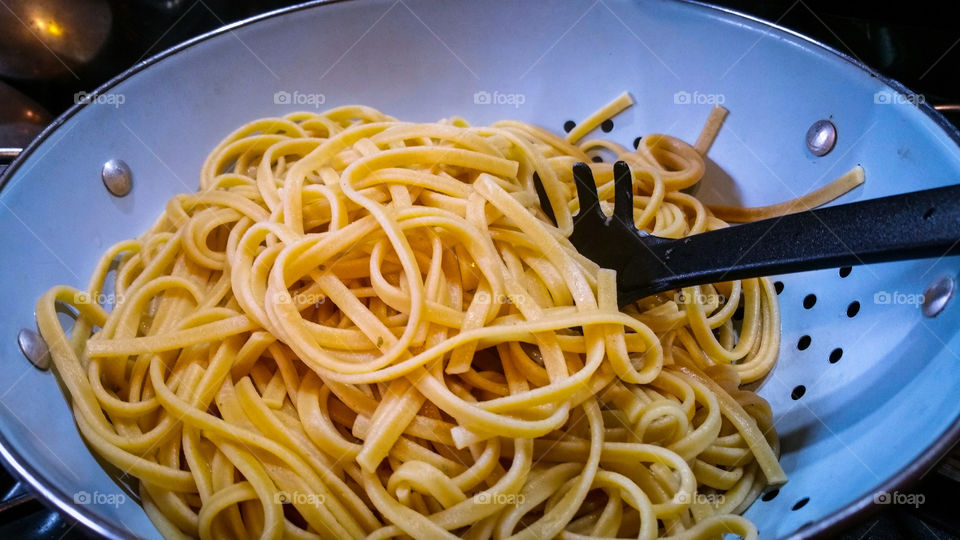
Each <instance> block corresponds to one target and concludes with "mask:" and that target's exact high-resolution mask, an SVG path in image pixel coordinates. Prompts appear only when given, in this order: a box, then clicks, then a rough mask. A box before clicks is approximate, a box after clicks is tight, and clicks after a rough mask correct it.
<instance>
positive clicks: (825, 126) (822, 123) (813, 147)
mask: <svg viewBox="0 0 960 540" xmlns="http://www.w3.org/2000/svg"><path fill="white" fill-rule="evenodd" d="M836 144H837V127H836V126H834V125H833V122H831V121H829V120H817V121H816V122H814V123H813V125H812V126H810V129H808V130H807V149H808V150H810V153H811V154H813V155H815V156H825V155H827V154H829V153H830V151H831V150H833V147H834V145H836Z"/></svg>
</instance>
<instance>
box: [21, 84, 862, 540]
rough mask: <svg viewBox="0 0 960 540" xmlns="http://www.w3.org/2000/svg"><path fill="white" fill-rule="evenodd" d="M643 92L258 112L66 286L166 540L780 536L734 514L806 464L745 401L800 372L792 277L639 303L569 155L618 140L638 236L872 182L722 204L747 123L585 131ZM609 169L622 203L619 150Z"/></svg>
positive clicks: (108, 442) (89, 372) (70, 367)
mask: <svg viewBox="0 0 960 540" xmlns="http://www.w3.org/2000/svg"><path fill="white" fill-rule="evenodd" d="M631 103H632V100H631V98H630V97H629V95H628V94H623V95H621V96H619V97H618V98H617V99H615V100H614V101H612V102H611V103H610V104H608V105H607V106H605V107H604V108H602V109H601V110H600V111H598V112H597V113H595V114H594V115H591V116H590V117H589V118H587V119H586V120H584V121H583V122H581V123H580V124H579V125H578V126H577V127H576V128H575V129H574V130H572V131H571V132H570V133H569V134H568V135H567V137H566V139H564V138H561V137H559V136H557V135H554V134H551V133H549V132H547V131H545V130H543V129H542V128H538V127H534V126H530V125H527V124H523V123H520V122H514V121H504V122H499V123H497V124H494V125H493V126H492V127H471V126H469V125H468V124H467V123H466V122H465V121H463V120H462V119H453V120H448V121H441V122H439V123H432V124H417V123H407V122H401V121H397V120H395V119H393V118H391V117H388V116H386V115H384V114H382V113H380V112H379V111H376V110H374V109H371V108H368V107H362V106H349V107H341V108H338V109H333V110H330V111H327V112H324V113H305V112H303V113H294V114H290V115H288V116H286V117H284V118H268V119H262V120H257V121H254V122H251V123H249V124H247V125H245V126H242V127H241V128H239V129H237V130H236V131H234V132H233V133H231V134H230V135H228V136H227V137H226V138H225V139H224V140H223V141H222V142H221V143H220V144H219V145H217V147H216V148H215V149H214V150H213V152H212V153H211V154H210V156H209V157H208V158H207V160H206V162H205V164H204V166H203V169H202V171H201V178H200V187H201V190H200V192H198V193H195V194H187V195H178V196H177V197H174V198H173V199H171V201H169V203H168V204H167V206H166V210H165V212H164V213H163V214H162V215H161V217H160V219H159V220H158V221H157V222H156V223H155V224H154V225H153V227H151V228H150V229H149V230H148V231H146V232H145V233H144V234H143V235H141V236H140V237H139V238H137V239H136V240H129V241H125V242H121V243H119V244H117V245H116V246H114V247H113V248H111V249H109V250H107V251H106V253H105V254H104V255H103V257H102V258H101V259H100V261H99V263H98V264H97V266H96V270H95V271H94V275H93V278H92V279H91V281H90V283H89V285H88V286H87V288H86V290H85V291H78V290H75V289H72V288H69V287H63V286H61V287H55V288H53V289H51V290H50V291H49V292H48V293H47V294H45V295H44V296H43V297H42V298H41V299H40V300H39V302H38V304H37V323H38V326H39V329H40V332H41V334H42V335H43V337H44V338H45V339H46V341H47V343H48V345H49V347H50V351H51V355H52V358H53V363H54V366H55V369H56V373H57V375H58V376H59V377H60V378H61V380H62V381H63V383H64V388H65V389H66V391H67V393H68V394H69V398H70V400H71V402H72V407H73V411H74V414H75V416H76V422H77V426H78V428H79V430H80V432H81V433H82V435H83V436H84V437H85V438H86V440H87V441H88V442H89V444H90V446H91V447H92V448H93V449H94V450H95V451H96V452H97V453H98V454H100V456H101V457H102V458H103V459H105V460H106V461H108V462H110V463H111V464H113V465H115V466H116V467H118V468H120V469H121V470H122V471H124V472H125V473H128V474H130V475H132V476H134V477H136V478H137V479H138V480H139V481H140V490H139V493H140V498H141V503H142V504H143V506H144V509H145V510H146V512H147V515H148V516H149V517H150V518H151V519H152V520H153V521H154V523H155V524H156V526H157V529H158V530H159V531H160V532H161V534H162V535H163V536H165V537H167V538H180V537H193V536H198V537H200V538H204V539H207V538H222V537H237V538H244V537H248V536H249V537H252V536H260V537H261V538H280V537H292V538H359V537H364V536H367V537H370V538H381V539H385V538H394V537H403V536H410V537H414V538H441V537H456V536H463V537H466V538H472V539H481V538H494V537H496V538H508V537H509V538H517V539H520V538H530V539H533V538H544V537H564V538H598V537H614V536H619V537H636V538H655V537H671V538H714V537H717V536H718V535H720V534H723V533H732V534H736V535H740V536H743V537H746V538H754V537H755V536H756V529H755V528H754V527H753V525H751V524H750V522H749V521H747V520H745V519H743V518H742V517H740V516H737V515H736V514H735V511H742V510H743V509H745V508H746V507H747V506H749V504H750V503H751V502H752V501H753V500H754V499H755V498H756V497H757V496H758V495H759V493H760V492H761V490H762V489H763V488H764V487H765V486H767V485H770V484H779V483H782V482H784V481H786V477H785V475H784V473H783V471H782V469H781V468H780V466H779V465H778V463H777V450H778V442H777V439H776V433H775V432H774V431H773V429H772V412H771V411H770V408H769V406H768V405H767V404H766V402H764V401H763V400H762V399H761V398H760V397H759V396H757V395H756V394H754V393H752V392H749V391H746V390H742V389H740V385H741V384H742V383H747V382H752V381H757V380H759V379H762V378H763V377H764V376H765V375H766V374H767V373H769V371H770V370H771V369H772V368H773V366H774V364H775V362H776V356H777V351H778V349H779V339H780V336H779V331H780V330H779V327H780V318H779V317H780V315H779V308H778V306H777V299H776V294H775V292H774V291H773V287H772V285H771V284H770V281H769V280H767V279H752V280H744V281H742V282H733V283H721V284H716V285H704V286H699V287H687V288H685V289H683V290H682V291H668V292H664V293H661V294H658V295H655V296H653V297H650V298H645V299H642V300H640V301H638V302H637V303H635V304H634V305H631V306H627V307H625V308H623V309H622V310H621V309H619V308H618V306H617V294H616V293H617V291H616V276H615V274H614V273H613V272H612V271H610V270H604V269H600V268H598V267H597V266H596V265H595V264H594V263H592V262H591V261H589V260H587V259H585V258H583V257H582V256H580V255H579V254H578V253H577V252H576V250H575V249H574V248H573V246H572V245H571V244H570V242H569V241H568V240H567V237H566V235H567V233H569V231H570V229H571V227H572V217H573V216H574V215H575V213H576V212H577V210H578V204H577V202H576V200H575V193H576V191H575V186H574V183H573V178H572V175H571V173H570V166H571V165H572V163H574V162H575V161H579V160H583V159H585V158H586V156H587V154H586V150H588V149H591V148H595V147H603V148H605V149H607V150H609V151H611V152H614V153H616V154H617V155H618V158H619V159H623V160H625V161H627V162H628V163H629V164H630V165H631V167H632V170H633V174H634V179H635V180H636V182H635V185H634V199H633V206H634V217H635V221H636V224H637V226H638V227H639V228H641V229H644V230H647V231H649V232H653V233H655V234H660V235H663V236H669V237H681V236H685V235H690V234H697V233H699V232H703V231H706V230H711V229H716V228H719V227H723V226H726V223H724V222H723V221H721V219H723V218H728V217H740V218H748V219H753V218H757V217H758V216H764V215H768V214H769V213H770V212H778V211H791V210H793V209H797V208H803V207H805V206H806V205H810V204H819V203H822V202H825V201H826V200H828V199H830V198H832V197H835V196H837V195H839V194H840V193H842V192H843V191H845V190H847V189H849V188H850V187H852V186H853V185H856V184H857V183H859V182H861V181H862V171H860V172H859V173H855V174H854V175H853V176H848V177H845V178H846V180H843V181H842V182H841V183H840V184H831V186H828V187H827V188H824V189H821V190H819V191H817V192H814V193H812V194H810V195H809V196H807V197H804V198H801V199H799V200H798V201H794V202H792V203H789V204H785V205H779V206H775V207H771V208H767V209H752V210H743V209H739V210H736V209H725V208H721V207H712V208H710V209H709V210H708V209H707V207H705V206H704V205H703V204H702V203H701V202H700V201H698V200H697V199H696V198H695V197H692V196H690V195H687V194H685V193H681V192H680V191H679V190H681V189H683V188H685V187H688V186H690V185H692V184H694V183H696V182H698V181H699V180H700V179H701V177H702V176H703V171H704V165H703V154H704V153H705V152H706V150H707V149H709V147H710V144H711V143H712V141H713V139H714V138H715V137H716V134H717V131H718V130H719V129H720V126H721V124H722V120H723V116H724V114H725V111H724V110H722V109H715V110H714V112H713V113H711V115H710V119H709V120H708V122H707V124H706V127H705V128H704V131H703V133H702V134H701V137H700V138H699V139H698V142H697V144H696V145H695V146H690V145H689V144H687V143H685V142H683V141H680V140H678V139H676V138H673V137H670V136H668V135H659V134H655V135H648V136H646V137H644V138H643V141H644V142H643V144H642V145H640V148H638V149H637V151H635V152H634V151H629V150H627V149H625V148H623V147H622V146H620V145H617V144H615V143H612V142H609V141H601V140H591V141H586V142H582V143H581V142H580V141H581V139H582V138H583V137H584V135H586V134H587V133H588V132H590V131H592V130H593V129H594V128H596V127H597V126H598V125H599V124H600V123H601V122H602V121H603V120H605V119H607V118H609V117H611V116H613V115H615V114H617V113H619V112H620V111H622V110H623V109H625V108H626V107H627V106H629V105H630V104H631ZM591 166H592V167H593V168H594V173H595V176H596V179H597V183H598V186H599V193H600V198H601V204H602V206H603V208H604V209H605V210H608V211H609V210H610V209H611V205H612V197H613V182H612V180H613V173H612V169H611V166H610V165H609V164H604V163H596V164H591ZM534 173H536V174H538V176H540V178H541V180H542V181H543V183H544V186H545V187H546V190H547V193H548V195H549V197H550V200H551V201H553V203H554V208H555V209H556V211H557V217H558V221H559V222H560V226H559V227H555V226H553V225H552V224H551V223H550V222H549V221H547V220H546V217H545V215H544V213H543V212H542V210H541V209H540V208H539V204H538V199H537V197H536V195H535V194H534V191H533V185H534V184H533V174H534ZM711 212H712V214H711ZM597 241H602V239H597ZM110 290H112V291H115V293H116V294H115V297H116V301H115V302H113V305H101V303H100V302H99V300H100V299H101V298H104V297H106V296H107V295H105V294H104V292H105V291H110ZM63 306H69V307H72V308H73V309H74V310H75V312H76V315H77V318H76V321H75V323H74V324H73V330H72V334H71V335H69V336H68V332H67V330H66V329H65V328H64V327H63V326H62V325H61V322H60V319H59V318H58V313H57V310H58V309H61V308H62V307H63ZM740 306H742V307H743V313H744V315H743V319H742V322H740V323H736V322H734V313H735V312H736V311H737V308H738V307H740ZM704 498H708V499H707V500H708V501H709V502H704Z"/></svg>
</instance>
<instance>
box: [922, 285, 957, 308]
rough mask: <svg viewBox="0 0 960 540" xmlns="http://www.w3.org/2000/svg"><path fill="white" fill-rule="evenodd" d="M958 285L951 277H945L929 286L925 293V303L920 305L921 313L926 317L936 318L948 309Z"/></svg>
mask: <svg viewBox="0 0 960 540" xmlns="http://www.w3.org/2000/svg"><path fill="white" fill-rule="evenodd" d="M956 287H957V284H956V282H955V281H954V279H953V278H952V277H950V276H943V277H940V278H938V279H937V280H936V281H934V282H933V283H931V284H930V285H928V286H927V289H926V290H925V291H923V302H922V303H921V304H920V311H921V312H922V313H923V315H924V316H925V317H936V316H937V315H939V314H940V312H941V311H943V308H945V307H947V303H949V302H950V299H951V298H953V292H954V290H956Z"/></svg>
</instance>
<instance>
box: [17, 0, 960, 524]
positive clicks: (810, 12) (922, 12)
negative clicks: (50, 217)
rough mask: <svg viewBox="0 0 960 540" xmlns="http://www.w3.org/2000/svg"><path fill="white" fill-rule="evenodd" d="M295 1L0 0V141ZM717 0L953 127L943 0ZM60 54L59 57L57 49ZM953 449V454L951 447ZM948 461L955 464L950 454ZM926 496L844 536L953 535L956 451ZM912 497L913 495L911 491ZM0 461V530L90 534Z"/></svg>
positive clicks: (949, 17) (958, 30)
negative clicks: (204, 36) (919, 98)
mask: <svg viewBox="0 0 960 540" xmlns="http://www.w3.org/2000/svg"><path fill="white" fill-rule="evenodd" d="M295 3H297V2H293V1H285V0H266V1H255V0H195V1H191V0H128V1H120V0H0V5H2V6H3V8H5V9H0V148H3V147H17V146H23V145H25V144H26V142H28V141H29V140H30V138H31V137H33V136H35V135H36V134H37V133H38V132H39V129H40V128H41V127H42V126H43V125H45V124H46V123H48V122H49V121H50V119H51V118H53V117H54V116H55V115H57V114H60V113H62V112H63V111H64V110H66V109H67V108H68V107H70V106H71V105H73V103H74V99H75V98H74V96H75V94H76V93H77V92H81V91H90V90H92V89H94V88H96V87H98V86H99V85H100V84H102V83H103V82H105V81H107V80H108V79H109V78H111V77H113V76H115V75H116V74H118V73H120V72H121V71H123V70H125V69H127V68H128V67H130V66H132V65H134V64H136V63H137V62H139V61H141V60H143V59H144V58H148V57H150V56H151V55H153V54H156V53H158V52H160V51H162V50H164V49H166V48H168V47H170V46H173V45H176V44H178V43H180V42H182V41H184V40H187V39H189V38H191V37H194V36H196V35H198V34H201V33H204V32H207V31H209V30H212V29H215V28H217V27H219V26H222V25H224V24H227V23H230V22H234V21H237V20H240V19H244V18H246V17H250V16H253V15H256V14H259V13H263V12H266V11H270V10H272V9H276V8H280V7H284V6H287V5H292V4H295ZM714 3H716V4H719V5H722V6H724V7H728V8H731V9H735V10H738V11H742V12H745V13H749V14H751V15H755V16H757V17H759V18H762V19H766V20H769V21H772V22H775V23H777V24H779V25H781V26H784V27H787V28H789V29H792V30H795V31H798V32H800V33H802V34H806V35H808V36H810V37H812V38H814V39H816V40H818V41H820V42H822V43H825V44H827V45H829V46H831V47H833V48H835V49H837V50H839V51H842V52H844V53H846V54H848V55H850V56H851V57H853V58H855V59H857V60H860V61H861V62H863V63H865V64H867V65H869V66H871V67H873V68H874V69H877V70H878V71H880V72H881V73H883V74H884V75H886V76H889V77H892V78H894V79H897V80H899V81H900V82H902V83H904V84H905V85H906V86H907V87H909V88H910V89H911V90H913V91H914V92H916V93H919V94H922V95H923V96H924V97H925V98H926V100H927V101H928V102H930V103H931V104H934V105H938V106H940V107H938V108H941V110H942V112H944V114H945V115H946V116H947V118H948V119H949V120H950V121H951V122H953V123H954V124H955V125H960V114H958V112H957V111H956V109H954V110H950V107H949V105H956V104H960V84H957V76H956V74H957V73H958V72H960V46H958V45H960V27H958V26H957V24H956V20H957V18H956V17H955V16H954V14H953V13H952V12H944V11H943V9H944V8H943V5H942V4H941V3H939V2H930V1H928V0H921V1H917V2H912V3H911V5H909V6H906V5H904V4H903V3H900V2H898V3H889V4H887V3H878V2H866V1H848V2H826V1H817V0H806V1H802V0H764V1H759V0H724V1H718V2H714ZM28 6H29V9H31V10H33V12H34V13H36V10H37V9H39V10H40V11H45V12H47V13H50V14H55V15H56V16H57V18H58V19H57V20H58V21H60V23H61V24H63V25H68V24H72V25H74V27H75V28H78V29H81V31H79V32H76V34H77V35H79V36H80V38H82V39H81V40H80V41H78V42H76V43H70V44H68V45H69V46H70V47H71V49H70V50H68V51H67V52H66V53H64V52H63V51H53V50H50V49H49V48H47V47H41V46H39V45H40V44H39V42H38V41H37V38H36V34H37V32H39V31H45V32H57V28H56V24H55V23H53V19H52V18H51V19H49V20H43V19H42V18H40V19H37V18H35V19H34V20H32V21H31V20H24V18H23V17H20V16H18V13H22V12H23V10H26V9H27V8H28ZM55 52H60V53H61V54H59V55H55V54H54V53H55ZM954 455H956V451H955V454H954ZM951 459H952V461H951ZM913 492H914V493H917V494H922V495H923V499H922V500H923V501H924V502H923V504H920V505H917V506H911V505H888V506H884V507H883V508H882V510H880V511H879V512H876V513H874V514H872V515H870V516H866V517H864V518H862V520H861V521H860V522H859V523H856V524H855V525H853V526H852V527H851V528H849V529H848V530H846V531H844V532H842V533H841V534H840V535H839V536H838V537H839V538H842V539H845V540H846V539H851V540H859V539H862V538H870V539H874V538H876V539H883V540H886V539H891V540H893V539H901V538H910V539H913V538H917V539H931V540H933V539H944V540H946V539H956V538H960V512H958V511H957V510H958V505H957V502H956V501H957V494H958V492H960V458H958V457H953V458H948V459H946V460H944V462H943V463H942V464H941V465H940V466H939V467H937V468H935V469H933V470H932V471H931V472H930V473H929V474H928V475H927V476H926V478H924V479H923V480H921V481H920V482H919V483H917V484H916V485H914V486H913ZM914 500H917V499H914ZM88 535H89V533H88V532H86V531H85V530H84V528H83V527H82V526H78V525H76V524H75V523H74V522H72V521H71V520H70V518H69V517H66V516H64V515H62V514H60V513H59V512H57V511H54V510H51V509H49V508H47V507H46V506H45V505H44V503H42V502H41V501H40V500H39V499H38V498H37V496H35V495H34V493H33V492H32V491H31V490H30V488H29V487H27V486H25V485H24V484H22V483H21V482H20V481H19V480H17V479H16V478H15V476H12V475H10V474H9V473H7V472H6V471H5V470H3V469H2V468H0V538H25V539H61V538H87V537H88Z"/></svg>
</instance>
